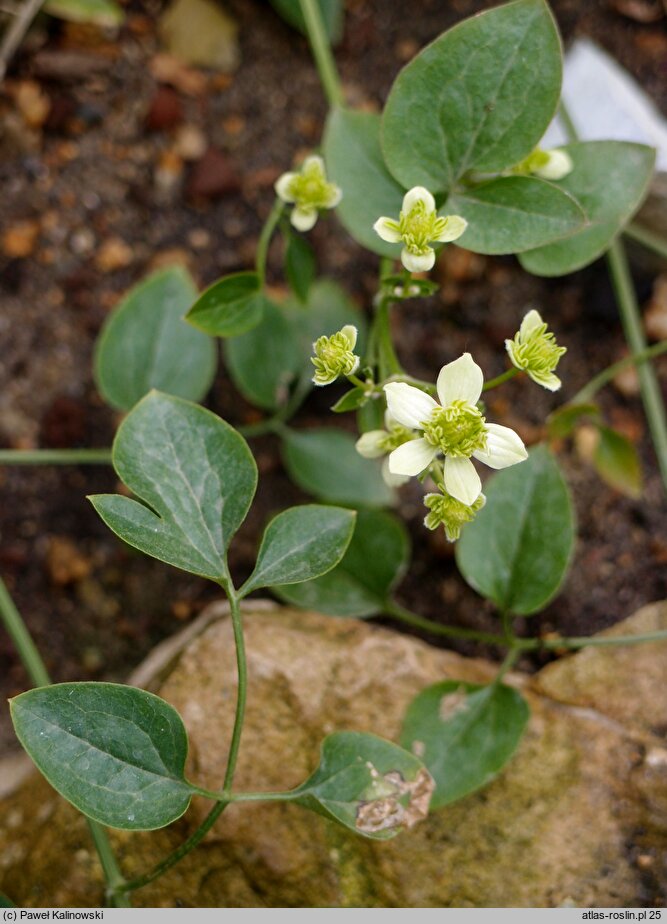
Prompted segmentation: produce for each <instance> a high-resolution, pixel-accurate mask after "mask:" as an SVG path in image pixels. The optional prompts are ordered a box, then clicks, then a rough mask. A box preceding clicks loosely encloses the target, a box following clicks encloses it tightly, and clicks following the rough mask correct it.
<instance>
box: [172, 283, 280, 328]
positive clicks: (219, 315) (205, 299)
mask: <svg viewBox="0 0 667 924" xmlns="http://www.w3.org/2000/svg"><path fill="white" fill-rule="evenodd" d="M264 302H265V299H264V295H263V294H262V291H261V280H260V278H259V274H258V273H252V272H244V273H232V274H231V275H230V276H223V277H222V279H218V281H217V282H214V283H213V285H212V286H209V287H208V289H206V291H205V292H202V294H201V295H200V296H199V298H198V299H197V301H196V302H195V303H194V305H193V306H192V307H191V308H190V310H189V311H188V313H187V314H186V316H185V319H186V321H189V322H190V324H192V325H193V326H194V327H197V328H198V329H199V330H203V331H204V333H205V334H210V335H211V337H237V336H238V335H239V334H245V333H246V331H249V330H252V328H253V327H256V326H257V325H258V324H259V322H260V321H261V319H262V314H263V312H264Z"/></svg>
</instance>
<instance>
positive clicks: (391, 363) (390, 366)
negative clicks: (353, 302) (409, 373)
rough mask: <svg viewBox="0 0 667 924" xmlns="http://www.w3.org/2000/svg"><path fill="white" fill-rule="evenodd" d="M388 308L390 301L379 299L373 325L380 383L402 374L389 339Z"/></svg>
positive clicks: (392, 344)
mask: <svg viewBox="0 0 667 924" xmlns="http://www.w3.org/2000/svg"><path fill="white" fill-rule="evenodd" d="M390 306H391V299H388V298H381V299H380V301H379V303H378V306H377V314H376V315H375V320H374V325H373V326H374V327H375V330H376V331H377V342H378V352H379V366H380V378H381V380H382V381H384V380H385V379H387V378H389V376H392V375H402V374H403V367H402V366H401V364H400V362H399V359H398V356H397V355H396V351H395V350H394V343H393V341H392V339H391V328H390V326H389V308H390Z"/></svg>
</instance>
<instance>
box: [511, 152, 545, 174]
mask: <svg viewBox="0 0 667 924" xmlns="http://www.w3.org/2000/svg"><path fill="white" fill-rule="evenodd" d="M549 160H550V158H549V152H548V151H543V150H542V149H541V148H535V150H534V151H531V153H530V154H529V155H528V157H524V159H523V160H521V161H519V163H518V164H515V165H514V166H513V167H512V173H516V174H517V175H520V176H527V175H528V174H530V173H537V172H538V171H539V170H542V169H544V167H546V166H547V164H548V163H549Z"/></svg>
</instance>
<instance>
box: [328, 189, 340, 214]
mask: <svg viewBox="0 0 667 924" xmlns="http://www.w3.org/2000/svg"><path fill="white" fill-rule="evenodd" d="M331 185H332V186H333V191H332V193H331V196H330V198H329V201H328V202H327V208H328V209H335V208H336V206H337V205H338V203H339V202H340V200H341V199H342V198H343V190H342V189H341V188H340V186H336V185H335V184H334V183H332V184H331Z"/></svg>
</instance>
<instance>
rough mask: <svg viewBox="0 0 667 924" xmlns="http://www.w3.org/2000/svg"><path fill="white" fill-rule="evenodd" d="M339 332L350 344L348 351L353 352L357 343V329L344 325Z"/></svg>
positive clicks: (351, 325)
mask: <svg viewBox="0 0 667 924" xmlns="http://www.w3.org/2000/svg"><path fill="white" fill-rule="evenodd" d="M340 332H341V334H342V335H343V337H345V339H346V340H347V342H348V343H349V344H350V349H351V350H353V349H354V347H355V346H356V343H357V328H356V327H355V326H354V324H346V325H345V327H341V329H340Z"/></svg>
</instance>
